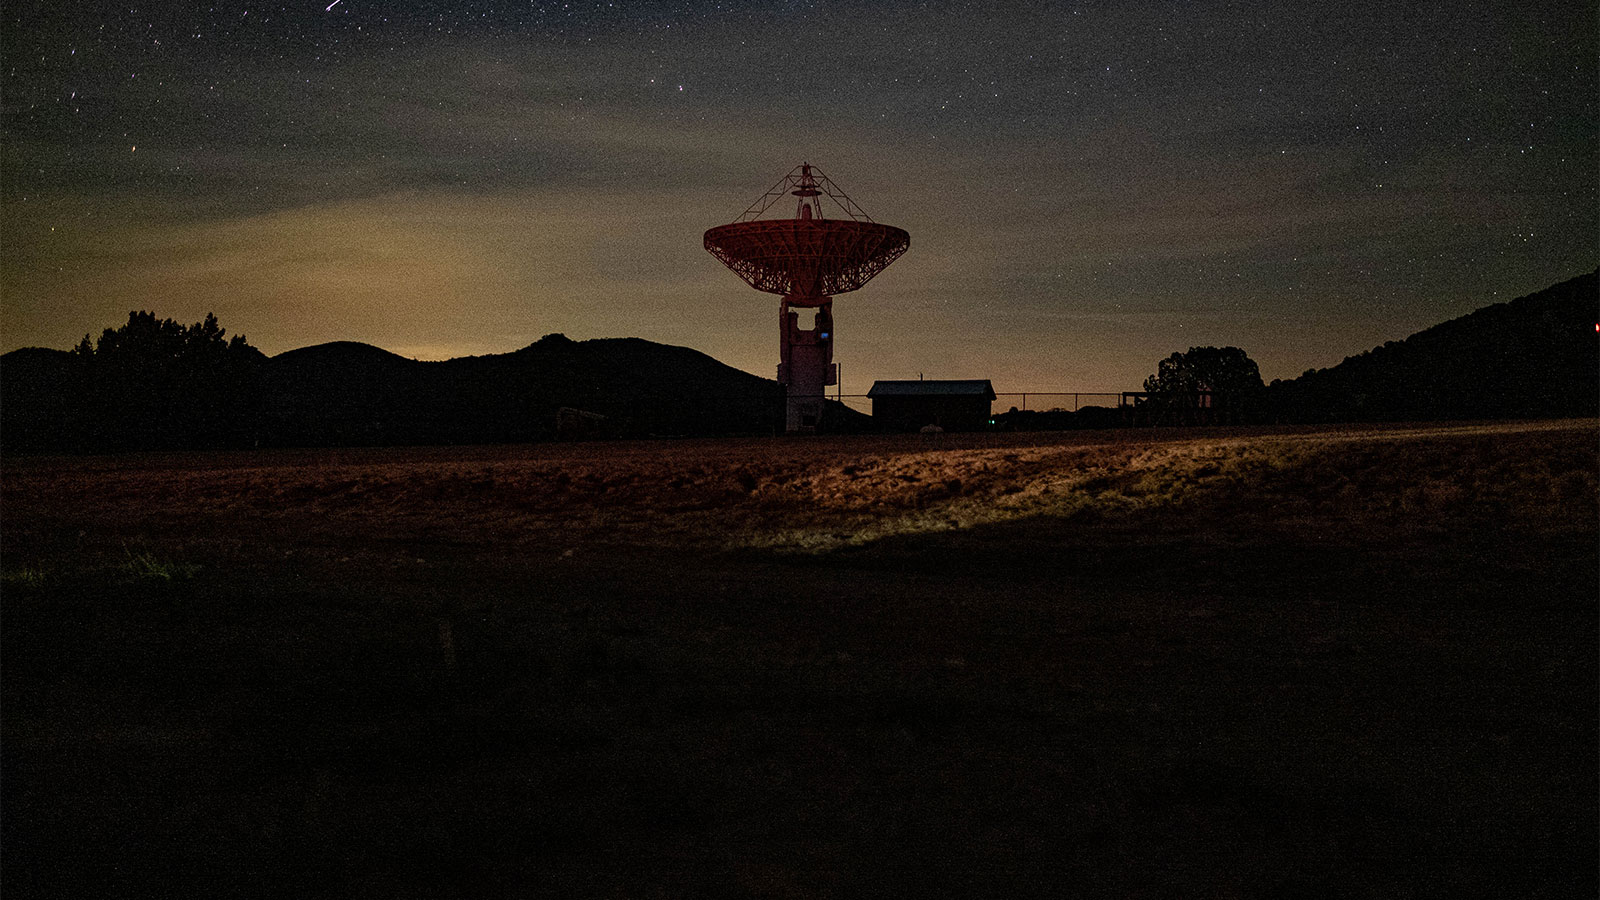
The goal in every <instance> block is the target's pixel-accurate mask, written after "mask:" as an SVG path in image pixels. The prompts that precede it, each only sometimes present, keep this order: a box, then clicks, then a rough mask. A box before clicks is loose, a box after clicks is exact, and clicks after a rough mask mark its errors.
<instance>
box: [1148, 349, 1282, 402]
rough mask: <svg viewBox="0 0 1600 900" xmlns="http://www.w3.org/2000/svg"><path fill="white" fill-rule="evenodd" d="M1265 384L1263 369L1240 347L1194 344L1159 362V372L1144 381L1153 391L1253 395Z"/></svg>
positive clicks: (1159, 392)
mask: <svg viewBox="0 0 1600 900" xmlns="http://www.w3.org/2000/svg"><path fill="white" fill-rule="evenodd" d="M1263 386H1264V385H1263V384H1262V383H1261V369H1260V368H1259V367H1257V366H1256V363H1255V360H1253V359H1251V358H1250V357H1249V356H1248V355H1247V354H1246V353H1245V352H1244V351H1243V350H1240V349H1239V348H1238V347H1222V348H1220V349H1219V348H1217V347H1190V348H1189V352H1187V353H1174V354H1172V355H1171V356H1169V357H1167V358H1166V359H1163V360H1162V361H1161V362H1159V363H1157V364H1156V374H1154V375H1151V376H1150V377H1149V378H1146V379H1145V380H1144V389H1145V390H1146V391H1148V392H1149V393H1152V394H1193V393H1197V392H1200V391H1211V392H1215V393H1229V394H1249V393H1253V392H1255V391H1259V390H1261V388H1262V387H1263Z"/></svg>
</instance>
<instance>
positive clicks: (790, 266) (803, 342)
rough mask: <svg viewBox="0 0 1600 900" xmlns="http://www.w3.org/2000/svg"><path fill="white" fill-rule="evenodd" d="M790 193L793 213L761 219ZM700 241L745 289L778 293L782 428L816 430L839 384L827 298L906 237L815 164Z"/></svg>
mask: <svg viewBox="0 0 1600 900" xmlns="http://www.w3.org/2000/svg"><path fill="white" fill-rule="evenodd" d="M791 196H792V197H796V198H798V199H797V200H796V202H795V207H794V210H795V213H794V218H792V219H763V218H761V216H762V215H764V214H765V213H766V212H767V211H768V210H769V209H771V208H773V207H774V206H776V205H777V204H778V201H780V200H784V199H785V198H787V197H791ZM824 201H827V203H826V204H825V203H824ZM825 205H826V207H827V208H824V207H825ZM705 244H706V250H707V251H709V252H710V253H711V255H712V256H715V257H716V258H717V259H718V260H720V261H721V262H722V264H723V265H725V266H727V267H728V268H730V269H732V270H733V271H734V273H735V274H737V275H738V276H739V277H740V278H743V279H744V280H745V281H746V282H747V283H749V285H750V286H751V287H753V288H755V289H756V290H758V291H765V292H767V293H769V294H778V295H780V296H782V297H783V299H782V300H781V301H780V302H779V304H778V352H779V354H780V356H779V360H780V362H779V363H778V383H779V384H781V385H783V387H784V390H785V392H786V394H787V396H788V401H787V402H788V408H787V411H786V414H785V429H786V430H787V431H789V432H814V431H816V430H817V427H818V426H819V425H820V424H821V422H822V408H823V398H824V395H825V392H826V390H827V388H828V386H830V385H834V384H838V383H839V368H838V366H837V365H836V364H835V363H834V362H833V298H834V297H835V296H836V295H838V294H843V293H846V292H848V291H853V290H856V289H857V288H859V287H861V286H862V285H864V284H866V283H867V282H868V281H869V280H870V279H871V278H872V276H874V275H876V274H878V273H879V272H882V271H883V270H884V269H885V268H886V267H887V266H888V265H889V264H890V263H892V262H894V261H895V260H896V259H898V258H900V254H902V253H904V252H906V248H908V247H910V246H911V235H909V234H907V233H906V232H905V231H904V230H903V229H900V228H895V227H894V226H892V225H883V224H880V223H878V222H874V221H872V219H871V218H870V217H869V216H868V215H867V214H866V213H864V212H862V211H861V207H859V206H857V205H856V204H855V203H854V202H853V201H852V200H851V199H850V198H849V197H848V196H846V195H845V193H844V191H841V190H839V188H838V186H837V185H835V184H834V183H833V182H832V181H830V180H829V179H828V176H826V175H824V174H823V173H822V172H821V170H819V169H817V168H816V167H815V166H812V165H810V164H808V163H802V164H801V165H799V166H797V167H795V170H794V171H792V172H790V173H789V174H788V175H786V176H784V177H783V180H781V181H779V182H778V183H777V184H776V185H774V186H773V188H772V189H771V190H769V191H767V192H766V193H765V194H763V195H761V198H760V199H758V200H757V201H756V202H755V203H753V204H751V206H750V208H749V209H747V210H745V212H744V215H742V216H740V217H739V219H738V221H736V222H733V223H731V224H728V225H719V226H717V227H716V228H713V229H711V230H709V231H707V232H706V235H705ZM801 309H813V310H816V317H815V319H814V320H813V321H812V322H811V328H809V329H805V328H802V327H801V324H800V313H799V310H801Z"/></svg>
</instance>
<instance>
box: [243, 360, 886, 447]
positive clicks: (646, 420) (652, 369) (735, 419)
mask: <svg viewBox="0 0 1600 900" xmlns="http://www.w3.org/2000/svg"><path fill="white" fill-rule="evenodd" d="M267 374H268V377H267V382H268V385H269V388H268V395H267V398H266V410H267V413H266V414H267V422H268V431H269V432H270V433H271V434H273V435H274V436H275V437H276V438H277V439H278V440H281V441H283V442H285V443H291V444H307V443H312V444H321V443H336V444H372V443H378V444H397V443H405V444H418V443H420V444H432V443H493V442H505V441H536V440H547V439H551V438H555V437H557V436H559V435H558V432H557V412H558V410H560V409H561V408H568V409H574V410H582V411H584V412H586V413H591V414H594V415H598V416H604V417H605V418H604V419H603V420H595V419H593V418H592V417H586V421H587V422H588V425H587V429H588V430H587V431H586V432H585V433H586V434H600V435H615V436H644V435H652V434H654V435H668V434H670V435H714V434H760V433H769V432H770V431H771V429H772V423H773V422H774V420H775V416H776V410H777V402H778V399H777V398H778V385H777V383H776V382H774V381H771V380H768V379H765V378H758V377H756V376H754V375H751V374H749V373H747V372H742V371H740V370H738V369H735V368H733V367H731V366H727V365H724V364H722V363H720V362H718V361H717V360H715V359H712V358H711V357H709V356H707V355H705V354H704V353H700V352H699V351H696V350H690V349H688V348H686V347H673V346H668V345H665V344H657V343H653V342H651V341H645V340H640V339H638V338H610V339H600V340H590V341H573V340H570V339H568V338H566V337H564V336H562V335H559V334H553V335H549V336H546V337H544V338H542V339H541V340H539V341H537V342H535V343H533V344H530V345H529V346H527V347H524V348H522V349H521V350H517V351H515V352H512V353H504V354H495V355H489V356H471V357H461V358H458V359H451V360H445V361H443V362H418V361H415V360H408V359H405V358H403V357H400V356H396V355H394V354H392V353H389V352H387V351H384V350H380V349H378V348H376V347H371V346H368V345H366V344H354V343H349V342H339V343H333V344H321V345H318V346H315V347H305V348H302V349H300V350H292V351H289V352H288V353H283V354H280V355H279V356H275V357H273V358H271V359H270V360H268V373H267ZM845 412H846V415H845V416H843V417H842V418H844V419H845V420H846V424H851V425H854V426H856V427H859V426H860V422H859V421H858V420H860V419H865V417H861V416H853V414H849V413H848V411H845Z"/></svg>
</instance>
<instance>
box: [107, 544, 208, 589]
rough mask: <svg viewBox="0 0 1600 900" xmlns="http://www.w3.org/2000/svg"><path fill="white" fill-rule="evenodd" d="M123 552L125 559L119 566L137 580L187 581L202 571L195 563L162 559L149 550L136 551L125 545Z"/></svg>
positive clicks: (124, 572)
mask: <svg viewBox="0 0 1600 900" xmlns="http://www.w3.org/2000/svg"><path fill="white" fill-rule="evenodd" d="M123 553H124V559H123V561H122V564H121V565H120V566H118V567H117V568H118V569H119V570H120V571H121V572H122V573H123V574H124V575H126V576H128V577H129V578H132V579H133V580H135V581H166V582H173V581H187V580H189V579H190V578H193V577H194V575H195V573H196V572H198V571H200V567H199V566H197V565H195V564H194V563H181V562H170V561H165V560H161V559H158V558H157V557H156V556H155V554H153V553H151V552H150V551H148V550H145V551H141V552H139V553H135V552H133V551H132V550H129V549H128V548H126V547H124V548H123Z"/></svg>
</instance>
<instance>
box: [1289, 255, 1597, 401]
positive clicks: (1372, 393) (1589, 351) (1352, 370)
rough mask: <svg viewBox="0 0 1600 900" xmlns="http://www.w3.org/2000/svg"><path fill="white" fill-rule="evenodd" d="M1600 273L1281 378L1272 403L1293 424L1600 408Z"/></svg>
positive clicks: (1478, 311) (1487, 307)
mask: <svg viewBox="0 0 1600 900" xmlns="http://www.w3.org/2000/svg"><path fill="white" fill-rule="evenodd" d="M1596 274H1597V273H1595V272H1591V273H1589V274H1587V275H1580V276H1578V277H1577V278H1573V279H1570V280H1568V281H1564V282H1561V283H1560V284H1557V285H1555V286H1553V287H1549V288H1546V289H1545V290H1542V291H1539V292H1538V293H1536V294H1529V295H1528V296H1526V297H1519V298H1517V299H1515V300H1512V301H1510V302H1508V303H1496V304H1494V305H1493V306H1486V307H1484V308H1483V309H1479V310H1477V311H1475V312H1471V313H1468V314H1467V315H1464V316H1462V317H1460V318H1458V319H1451V320H1450V321H1448V322H1444V323H1442V324H1439V325H1435V326H1433V327H1432V328H1428V329H1426V330H1424V331H1419V332H1417V333H1416V334H1413V335H1411V336H1410V337H1408V338H1406V339H1405V340H1402V341H1391V342H1389V343H1387V344H1384V345H1383V346H1381V347H1374V348H1373V349H1371V350H1369V351H1367V352H1366V353H1362V354H1360V355H1358V356H1352V357H1348V358H1346V359H1345V360H1344V361H1343V362H1341V363H1339V364H1338V365H1336V366H1333V367H1331V368H1327V369H1313V370H1310V371H1308V372H1306V373H1305V374H1303V375H1301V376H1300V377H1299V378H1296V379H1293V380H1290V381H1274V382H1273V383H1272V385H1271V386H1270V387H1269V388H1268V400H1269V403H1270V405H1271V408H1272V409H1274V410H1275V411H1276V414H1277V417H1278V418H1279V419H1280V420H1281V421H1286V422H1365V421H1399V420H1427V419H1503V418H1546V417H1556V416H1594V415H1597V414H1600V390H1597V380H1600V347H1597V342H1596V337H1597V335H1596V334H1595V323H1596V322H1600V295H1597V285H1596Z"/></svg>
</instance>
